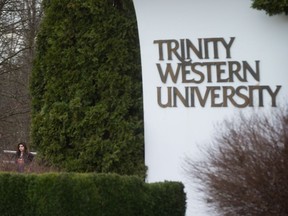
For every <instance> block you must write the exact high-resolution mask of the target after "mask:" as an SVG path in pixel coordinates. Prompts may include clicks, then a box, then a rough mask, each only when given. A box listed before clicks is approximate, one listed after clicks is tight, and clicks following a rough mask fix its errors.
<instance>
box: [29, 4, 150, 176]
mask: <svg viewBox="0 0 288 216" xmlns="http://www.w3.org/2000/svg"><path fill="white" fill-rule="evenodd" d="M116 3H117V4H116ZM116 3H115V1H112V0H111V1H109V0H108V1H103V0H46V1H44V12H45V17H44V19H43V22H42V24H41V29H40V32H39V35H38V41H37V54H36V60H35V63H34V69H33V73H32V77H31V94H32V132H31V133H32V136H31V138H32V146H33V147H34V148H35V149H36V150H37V151H38V152H39V156H40V158H43V159H44V160H45V161H48V162H49V163H50V164H52V165H56V166H59V167H60V168H63V169H64V170H66V171H80V172H94V171H95V172H116V173H119V174H129V175H131V174H136V175H140V176H144V174H145V165H144V139H143V114H142V86H141V70H140V53H139V41H138V33H137V24H136V17H135V12H134V8H133V4H132V0H125V1H121V2H119V1H117V2H116Z"/></svg>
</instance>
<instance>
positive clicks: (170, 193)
mask: <svg viewBox="0 0 288 216" xmlns="http://www.w3.org/2000/svg"><path fill="white" fill-rule="evenodd" d="M0 194H1V196H0V215H1V216H35V215H41V216H66V215H67V216H68V215H69V216H74V215H75V216H82V215H83V216H92V215H93V216H160V215H161V216H184V215H185V208H186V195H185V192H184V186H183V184H182V183H180V182H161V183H151V184H148V183H144V182H143V181H142V180H141V179H140V178H138V177H133V176H120V175H116V174H91V173H90V174H79V173H77V174H76V173H49V174H41V175H39V174H37V175H36V174H29V175H26V174H15V173H0Z"/></svg>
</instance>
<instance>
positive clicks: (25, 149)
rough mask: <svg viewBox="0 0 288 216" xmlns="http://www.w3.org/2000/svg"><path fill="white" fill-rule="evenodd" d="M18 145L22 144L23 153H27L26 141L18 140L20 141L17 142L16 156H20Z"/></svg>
mask: <svg viewBox="0 0 288 216" xmlns="http://www.w3.org/2000/svg"><path fill="white" fill-rule="evenodd" d="M20 145H23V146H24V154H27V153H28V148H27V145H26V143H25V142H20V143H18V144H17V152H16V154H17V156H20V155H21V152H20V150H19V146H20Z"/></svg>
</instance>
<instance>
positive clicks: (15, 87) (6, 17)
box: [0, 0, 42, 155]
mask: <svg viewBox="0 0 288 216" xmlns="http://www.w3.org/2000/svg"><path fill="white" fill-rule="evenodd" d="M41 17H42V7H41V1H40V0H21V1H19V0H0V155H1V153H2V150H3V149H12V150H14V149H15V147H16V143H17V142H19V141H23V140H27V141H28V140H29V128H30V111H31V106H30V96H29V76H30V74H31V69H32V61H33V58H34V51H35V37H36V34H37V31H38V28H39V23H40V19H41Z"/></svg>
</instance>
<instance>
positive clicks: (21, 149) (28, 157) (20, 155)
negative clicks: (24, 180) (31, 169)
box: [16, 142, 34, 173]
mask: <svg viewBox="0 0 288 216" xmlns="http://www.w3.org/2000/svg"><path fill="white" fill-rule="evenodd" d="M33 157H34V156H33V155H32V154H31V153H30V152H29V151H28V148H27V145H26V143H24V142H20V143H18V145H17V151H16V164H17V171H18V172H20V173H22V172H24V171H25V167H26V166H27V165H29V164H30V163H31V162H32V160H33Z"/></svg>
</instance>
